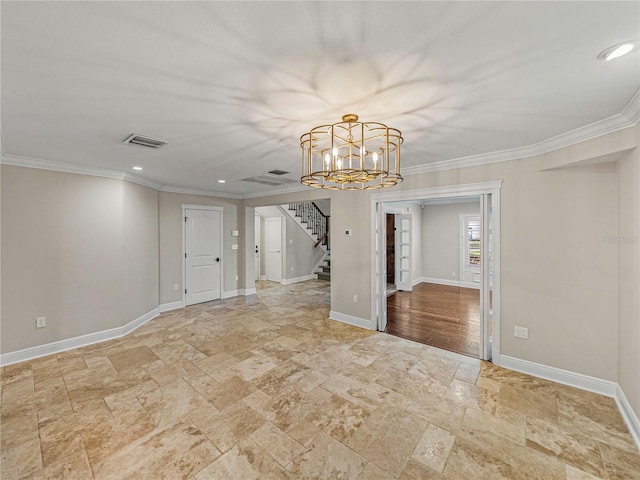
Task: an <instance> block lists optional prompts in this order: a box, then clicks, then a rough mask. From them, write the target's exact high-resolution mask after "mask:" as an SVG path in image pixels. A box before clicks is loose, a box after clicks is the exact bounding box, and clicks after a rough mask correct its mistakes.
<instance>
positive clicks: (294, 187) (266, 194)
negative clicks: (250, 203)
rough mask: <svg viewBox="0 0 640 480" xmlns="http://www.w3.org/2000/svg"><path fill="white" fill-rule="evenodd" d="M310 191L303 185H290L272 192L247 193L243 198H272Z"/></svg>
mask: <svg viewBox="0 0 640 480" xmlns="http://www.w3.org/2000/svg"><path fill="white" fill-rule="evenodd" d="M309 190H310V188H309V187H305V186H304V185H301V184H295V185H289V186H287V187H278V188H274V189H273V190H270V191H268V192H257V193H247V194H245V195H242V198H243V199H245V198H260V197H271V196H273V195H282V194H285V193H296V192H308V191H309Z"/></svg>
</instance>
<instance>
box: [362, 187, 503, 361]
mask: <svg viewBox="0 0 640 480" xmlns="http://www.w3.org/2000/svg"><path fill="white" fill-rule="evenodd" d="M501 184H502V182H501V181H496V182H485V183H479V184H468V185H453V186H448V187H436V188H427V189H419V190H412V191H404V192H386V193H379V194H373V195H371V209H372V216H373V217H374V219H375V221H373V222H372V225H371V229H372V248H371V250H372V265H374V267H375V268H373V269H372V295H371V296H372V323H373V324H374V325H377V329H378V330H379V331H386V329H387V320H388V318H387V317H388V310H387V308H388V307H387V297H386V295H385V294H384V293H385V288H386V271H385V270H386V258H385V257H386V232H385V230H386V228H385V227H386V208H387V204H388V203H390V202H411V201H417V200H424V199H439V200H442V201H445V199H460V198H464V197H472V196H473V197H478V198H479V199H480V215H479V216H480V223H481V226H480V236H481V242H480V245H481V255H482V257H481V258H482V259H484V261H481V265H480V275H479V277H480V278H479V280H480V282H479V283H480V285H479V287H480V288H479V291H478V292H477V294H478V296H479V299H480V301H479V326H478V329H479V331H480V335H479V355H478V357H479V358H480V359H483V360H492V359H493V360H494V363H495V359H498V362H499V352H500V328H499V326H500V289H499V287H500V263H499V260H500V256H499V251H500V188H501ZM456 221H457V220H456ZM396 228H397V227H396ZM457 243H458V242H457V241H456V242H455V244H456V245H457ZM453 273H454V276H458V273H457V272H453ZM450 274H451V273H450ZM456 283H457V279H456Z"/></svg>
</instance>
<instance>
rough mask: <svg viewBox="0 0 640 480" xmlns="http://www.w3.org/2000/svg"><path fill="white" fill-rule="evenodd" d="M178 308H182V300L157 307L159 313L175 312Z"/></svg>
mask: <svg viewBox="0 0 640 480" xmlns="http://www.w3.org/2000/svg"><path fill="white" fill-rule="evenodd" d="M178 308H184V303H183V301H182V300H178V301H177V302H169V303H163V304H161V305H160V306H159V307H158V310H159V311H160V313H162V312H168V311H169V310H177V309H178Z"/></svg>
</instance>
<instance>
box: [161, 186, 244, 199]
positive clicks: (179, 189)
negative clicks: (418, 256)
mask: <svg viewBox="0 0 640 480" xmlns="http://www.w3.org/2000/svg"><path fill="white" fill-rule="evenodd" d="M158 190H160V191H161V192H167V193H181V194H185V195H201V196H203V197H218V198H230V199H234V200H242V198H244V197H243V196H242V195H238V194H236V193H227V192H216V191H215V190H200V189H197V188H186V187H174V186H172V185H162V186H161V187H160V188H159V189H158Z"/></svg>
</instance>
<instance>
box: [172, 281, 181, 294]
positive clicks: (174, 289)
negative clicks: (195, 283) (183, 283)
mask: <svg viewBox="0 0 640 480" xmlns="http://www.w3.org/2000/svg"><path fill="white" fill-rule="evenodd" d="M179 288H180V286H179V285H178V284H177V283H174V284H173V291H174V292H177V291H178V289H179Z"/></svg>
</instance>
